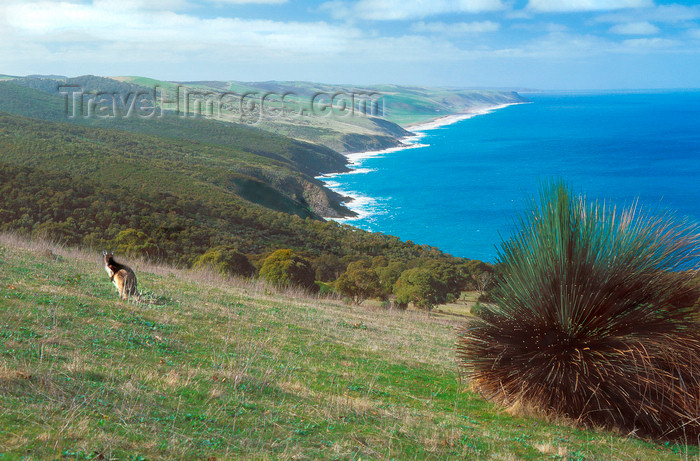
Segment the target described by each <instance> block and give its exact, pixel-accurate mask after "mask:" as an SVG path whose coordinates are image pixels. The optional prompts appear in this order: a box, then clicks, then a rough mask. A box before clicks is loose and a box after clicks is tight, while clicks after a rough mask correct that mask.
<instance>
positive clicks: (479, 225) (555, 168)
mask: <svg viewBox="0 0 700 461" xmlns="http://www.w3.org/2000/svg"><path fill="white" fill-rule="evenodd" d="M524 96H526V97H527V98H528V99H530V100H531V101H532V103H531V104H520V105H513V106H508V107H506V108H502V109H498V110H496V111H493V112H491V113H488V114H484V115H477V116H475V117H473V118H470V119H467V120H463V121H460V122H457V123H454V124H452V125H447V126H443V127H440V128H436V129H431V130H426V131H424V132H423V136H422V137H420V138H419V139H418V140H417V141H413V142H414V143H416V144H415V145H417V146H420V147H414V148H411V149H405V150H398V151H391V152H385V153H381V154H370V155H356V156H354V157H351V158H355V159H356V162H355V164H354V165H353V167H354V168H355V171H353V172H352V173H349V174H341V175H335V176H330V177H326V178H324V180H325V181H326V182H327V184H328V185H329V186H330V187H331V188H333V189H335V190H337V191H339V192H341V193H345V194H349V195H351V196H354V197H355V200H353V201H352V202H350V203H348V205H349V206H350V208H352V209H354V210H355V211H357V212H358V213H360V216H359V218H357V219H351V220H345V221H344V222H346V223H348V224H352V225H354V226H357V227H360V228H362V229H367V230H371V231H375V232H382V233H385V234H392V235H396V236H398V237H400V238H401V239H404V240H412V241H413V242H416V243H419V244H428V245H432V246H436V247H438V248H440V249H441V250H443V251H446V252H448V253H450V254H453V255H455V256H463V257H467V258H472V259H481V260H484V261H491V262H493V261H495V259H496V256H497V251H496V247H497V246H500V243H501V242H502V240H503V239H506V238H508V237H509V236H510V235H511V233H512V232H513V230H514V229H515V224H514V223H515V219H516V218H517V216H518V214H519V213H521V212H522V210H523V209H524V205H525V201H526V200H528V199H530V198H532V197H534V196H535V195H536V194H537V192H538V187H539V183H540V182H541V181H542V180H548V179H553V178H562V179H564V180H565V181H566V182H567V183H568V184H569V185H570V186H571V187H572V188H573V189H574V190H575V191H576V192H579V193H583V194H585V195H586V196H587V197H589V198H599V199H605V200H606V201H612V202H614V203H615V204H617V205H629V204H631V203H633V202H634V200H635V199H639V203H640V205H642V206H643V207H644V208H646V209H648V210H651V211H652V212H657V213H660V212H663V211H665V210H673V211H675V212H676V214H678V215H680V216H687V217H689V218H691V219H693V220H695V221H698V222H700V91H677V92H635V93H532V94H524Z"/></svg>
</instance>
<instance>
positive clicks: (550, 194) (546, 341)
mask: <svg viewBox="0 0 700 461" xmlns="http://www.w3.org/2000/svg"><path fill="white" fill-rule="evenodd" d="M699 241H700V236H699V234H698V228H697V226H696V225H694V224H692V223H690V222H688V221H686V220H682V219H678V218H675V217H674V216H672V215H669V214H666V215H663V216H654V215H650V214H644V213H640V212H639V210H638V209H637V207H635V206H633V207H630V208H627V209H624V210H618V209H615V208H614V207H610V206H609V205H608V204H605V203H601V202H595V201H594V202H589V201H587V200H586V199H585V197H579V196H576V195H574V194H572V193H571V192H570V191H569V190H568V188H567V187H566V185H564V184H563V183H561V182H553V183H549V184H545V185H544V186H543V187H542V188H541V192H540V197H539V203H537V202H536V201H533V203H532V205H531V206H530V207H529V209H528V211H527V212H526V213H525V214H524V215H523V216H522V218H521V220H520V229H519V231H518V232H517V233H515V235H514V236H513V237H512V238H511V239H510V240H509V241H506V242H504V244H503V246H502V248H501V250H500V252H499V257H498V259H499V263H500V266H499V269H500V270H499V276H498V277H499V278H498V281H497V286H496V287H495V288H494V290H493V295H492V298H493V301H494V302H493V304H491V305H487V306H485V307H484V308H483V309H481V310H480V311H479V314H478V315H477V316H476V317H474V318H472V319H470V320H469V321H467V323H466V324H465V325H464V328H463V329H462V330H461V332H460V334H459V337H458V346H457V354H458V357H459V359H460V363H461V366H462V369H463V371H464V372H465V375H466V377H467V378H468V379H469V380H470V382H471V384H472V385H473V387H474V388H475V389H476V390H478V391H479V392H480V393H481V394H482V395H483V396H485V397H487V398H489V399H493V400H495V401H496V402H498V403H500V404H502V405H505V406H514V405H517V406H518V407H520V408H525V409H528V410H535V411H538V412H541V413H545V414H549V415H556V416H564V417H567V418H570V419H571V420H573V421H574V422H576V423H577V424H579V425H582V426H603V427H607V428H618V429H621V430H623V431H625V432H626V433H629V432H631V433H635V434H637V435H641V436H652V437H657V438H670V439H680V440H686V441H688V442H692V443H698V437H700V323H699V321H698V318H697V307H695V308H692V307H690V306H693V304H694V303H695V301H696V300H697V297H698V284H697V280H693V278H694V276H695V274H696V272H694V270H696V269H697V264H698V257H699V253H700V244H699Z"/></svg>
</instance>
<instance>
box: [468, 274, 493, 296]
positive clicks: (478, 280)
mask: <svg viewBox="0 0 700 461" xmlns="http://www.w3.org/2000/svg"><path fill="white" fill-rule="evenodd" d="M471 278H472V281H473V282H474V287H476V291H478V292H479V295H480V296H484V294H486V290H487V289H488V287H489V286H490V285H491V283H492V282H493V278H494V277H493V272H491V271H481V272H479V273H476V274H472V275H471Z"/></svg>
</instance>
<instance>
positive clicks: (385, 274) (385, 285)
mask: <svg viewBox="0 0 700 461" xmlns="http://www.w3.org/2000/svg"><path fill="white" fill-rule="evenodd" d="M404 270H406V265H405V264H404V263H402V262H400V261H392V262H390V263H389V264H388V265H386V266H381V267H376V268H375V269H374V271H375V272H376V273H377V275H378V276H379V285H380V287H381V290H382V292H381V295H380V296H381V297H382V298H384V299H386V298H388V297H389V296H390V295H391V294H392V293H393V291H394V285H395V284H396V281H397V280H398V279H399V277H401V273H402V272H403V271H404Z"/></svg>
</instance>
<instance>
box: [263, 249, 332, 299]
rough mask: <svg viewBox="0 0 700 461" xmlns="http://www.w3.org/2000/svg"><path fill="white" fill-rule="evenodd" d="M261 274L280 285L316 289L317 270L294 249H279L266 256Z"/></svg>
mask: <svg viewBox="0 0 700 461" xmlns="http://www.w3.org/2000/svg"><path fill="white" fill-rule="evenodd" d="M260 276H261V277H263V278H265V279H266V280H267V281H268V282H270V283H273V284H275V285H278V286H282V287H288V286H298V287H302V288H305V289H307V290H312V291H316V290H317V289H318V286H317V285H316V283H315V271H314V269H313V268H312V267H311V263H309V261H307V260H306V259H304V258H302V257H301V256H299V255H297V254H295V253H294V252H292V250H286V249H285V250H277V251H275V252H273V253H272V254H271V255H270V256H268V257H267V258H265V261H263V265H262V267H261V268H260Z"/></svg>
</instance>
